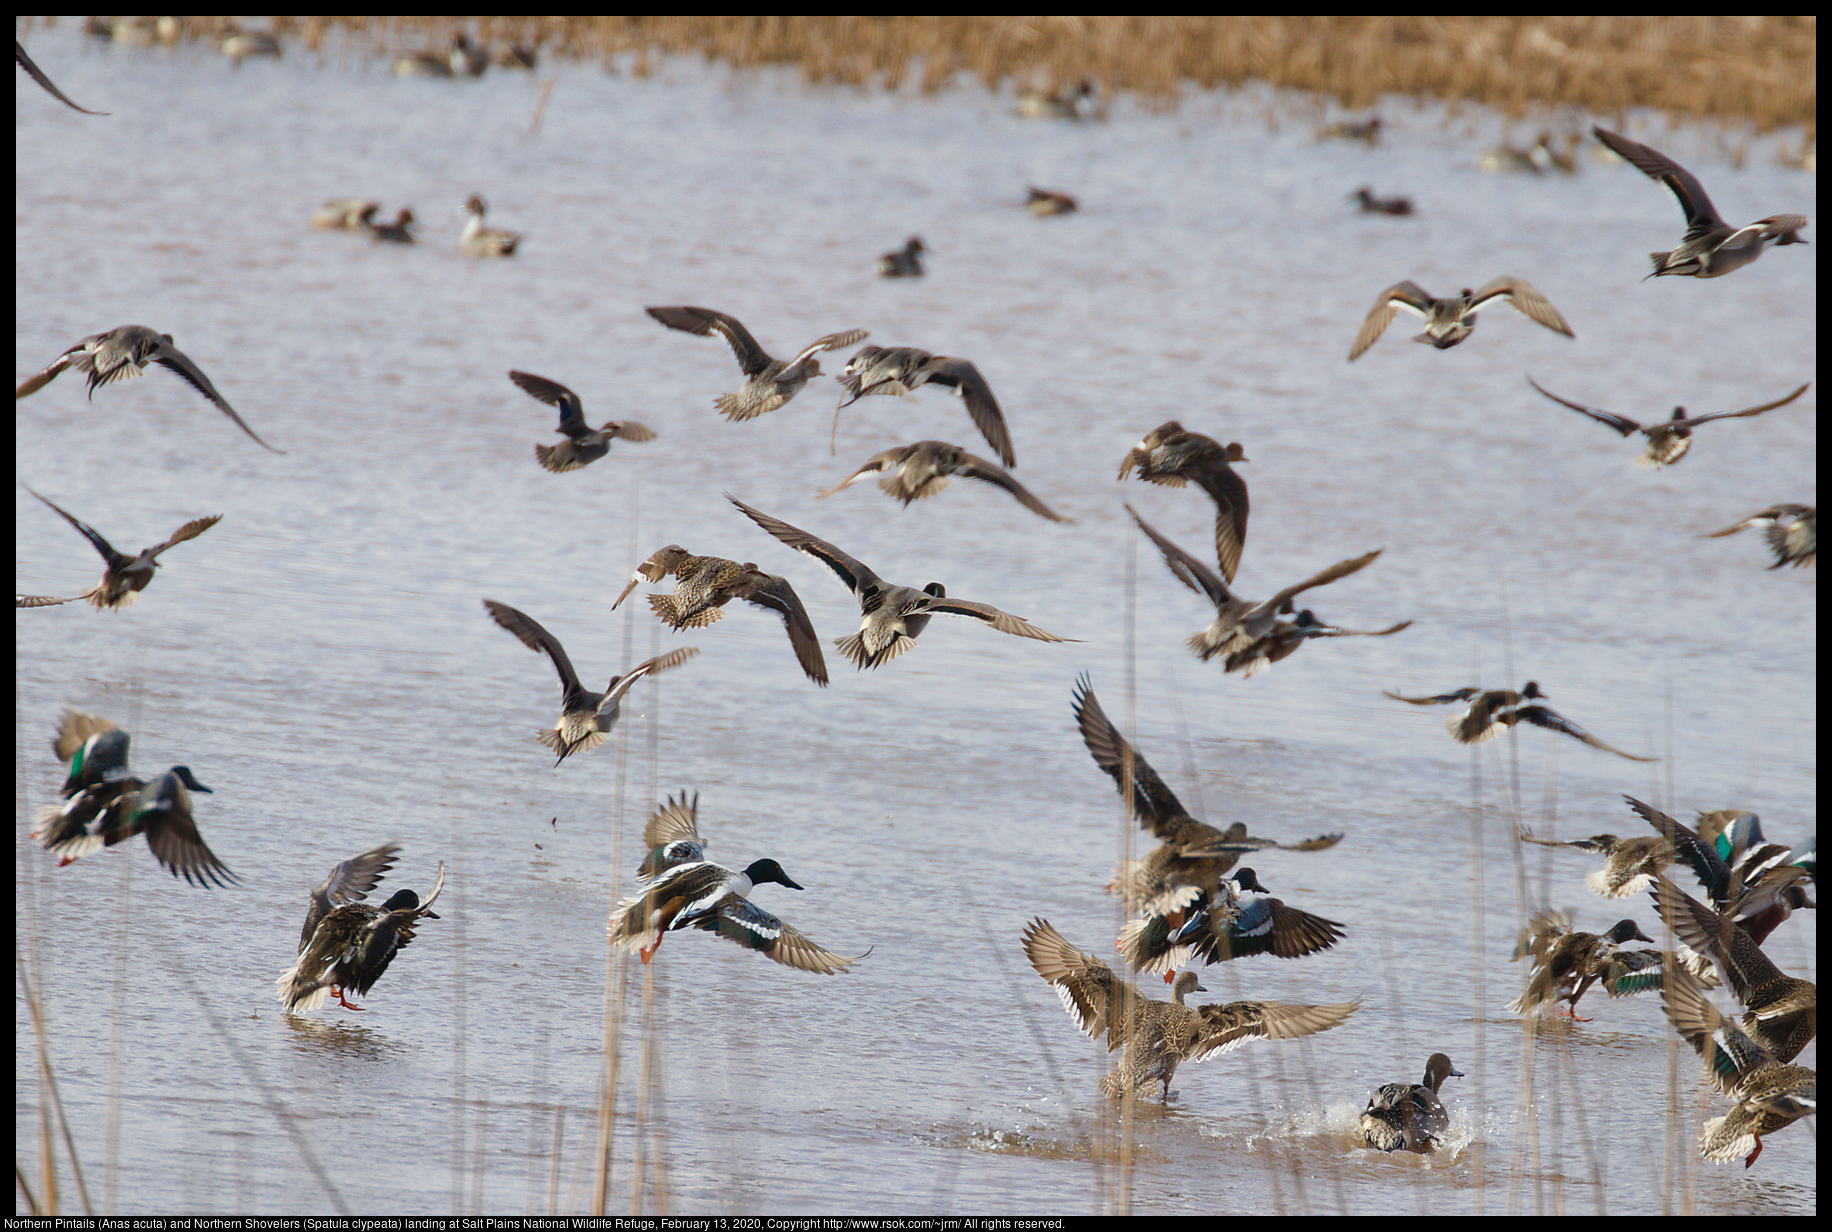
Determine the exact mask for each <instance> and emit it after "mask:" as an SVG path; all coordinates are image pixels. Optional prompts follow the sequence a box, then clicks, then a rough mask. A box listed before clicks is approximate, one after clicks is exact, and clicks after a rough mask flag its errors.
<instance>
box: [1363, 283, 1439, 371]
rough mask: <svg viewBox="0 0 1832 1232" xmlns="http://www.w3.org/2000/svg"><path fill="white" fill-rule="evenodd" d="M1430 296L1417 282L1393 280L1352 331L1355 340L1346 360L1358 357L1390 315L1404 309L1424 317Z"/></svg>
mask: <svg viewBox="0 0 1832 1232" xmlns="http://www.w3.org/2000/svg"><path fill="white" fill-rule="evenodd" d="M1430 306H1431V296H1429V295H1427V294H1426V293H1425V289H1424V288H1423V287H1421V286H1419V284H1418V283H1416V282H1413V281H1411V280H1410V279H1407V280H1406V281H1404V282H1396V283H1394V284H1393V285H1392V286H1390V287H1388V288H1387V289H1386V290H1385V291H1382V292H1381V293H1380V295H1379V296H1377V297H1376V298H1375V300H1374V307H1372V308H1370V309H1369V310H1368V316H1367V319H1366V320H1365V321H1363V322H1362V323H1361V328H1360V329H1359V330H1357V331H1356V333H1355V342H1354V344H1353V345H1352V346H1350V347H1349V361H1350V362H1351V363H1352V362H1354V361H1355V360H1357V359H1359V358H1361V354H1362V352H1363V351H1366V350H1367V349H1368V348H1369V347H1371V346H1373V345H1374V343H1375V341H1376V340H1377V339H1379V337H1380V336H1381V335H1382V334H1383V333H1385V332H1386V330H1387V326H1389V325H1391V324H1392V323H1393V318H1394V317H1395V316H1396V315H1398V313H1399V310H1400V309H1401V308H1404V309H1405V310H1406V311H1407V312H1410V313H1412V314H1413V315H1415V316H1420V317H1422V316H1425V315H1426V313H1427V312H1428V311H1429V310H1430Z"/></svg>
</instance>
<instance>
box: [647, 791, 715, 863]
mask: <svg viewBox="0 0 1832 1232" xmlns="http://www.w3.org/2000/svg"><path fill="white" fill-rule="evenodd" d="M642 844H643V846H644V847H646V848H648V849H649V854H648V855H646V856H644V857H643V861H642V863H641V864H640V865H639V866H637V869H636V875H637V876H638V877H642V878H645V879H647V878H654V877H659V876H661V875H662V874H663V873H665V872H667V871H668V870H669V869H671V868H678V867H679V866H681V865H683V864H697V863H699V862H700V861H702V860H704V859H705V858H706V847H707V843H706V840H705V839H703V838H701V837H700V793H699V792H697V791H696V792H694V793H693V795H692V796H691V797H689V796H688V794H687V793H686V792H682V793H681V795H680V798H679V799H678V800H677V799H676V798H675V797H673V796H669V797H668V801H667V803H665V804H662V805H660V806H658V807H657V808H656V810H655V811H654V812H653V813H650V814H649V821H648V824H646V825H645V826H643V831H642Z"/></svg>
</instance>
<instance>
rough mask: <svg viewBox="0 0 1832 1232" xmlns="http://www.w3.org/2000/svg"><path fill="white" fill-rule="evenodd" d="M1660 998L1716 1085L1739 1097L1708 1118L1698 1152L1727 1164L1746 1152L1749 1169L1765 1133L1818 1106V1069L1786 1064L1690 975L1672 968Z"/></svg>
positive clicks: (1757, 1154) (1760, 1147)
mask: <svg viewBox="0 0 1832 1232" xmlns="http://www.w3.org/2000/svg"><path fill="white" fill-rule="evenodd" d="M1661 998H1662V999H1663V1000H1664V1001H1665V1002H1666V1008H1667V1017H1668V1018H1669V1019H1671V1020H1672V1023H1673V1026H1674V1028H1675V1029H1676V1030H1677V1031H1678V1032H1679V1033H1680V1035H1681V1036H1682V1037H1684V1038H1685V1040H1686V1042H1688V1043H1690V1044H1691V1045H1692V1047H1693V1048H1694V1049H1696V1050H1697V1051H1698V1054H1699V1055H1700V1056H1701V1057H1703V1058H1704V1059H1705V1074H1706V1076H1707V1077H1708V1078H1709V1079H1710V1081H1711V1083H1712V1085H1713V1086H1715V1087H1717V1088H1718V1090H1720V1091H1723V1092H1724V1093H1725V1094H1727V1095H1729V1096H1730V1097H1731V1099H1733V1100H1735V1101H1736V1104H1735V1106H1734V1107H1732V1108H1731V1110H1730V1111H1729V1112H1728V1113H1727V1114H1725V1115H1724V1116H1721V1117H1714V1118H1712V1119H1711V1120H1709V1121H1706V1122H1705V1125H1704V1128H1703V1130H1702V1131H1701V1132H1700V1134H1699V1153H1700V1154H1702V1155H1703V1156H1704V1157H1705V1158H1706V1159H1709V1160H1712V1161H1714V1162H1717V1163H1729V1162H1730V1161H1731V1160H1733V1159H1736V1158H1738V1157H1739V1156H1742V1157H1743V1166H1744V1167H1745V1168H1747V1167H1749V1166H1750V1165H1751V1164H1753V1163H1755V1162H1756V1157H1757V1156H1759V1155H1761V1154H1762V1137H1763V1135H1764V1134H1772V1133H1776V1132H1777V1131H1779V1130H1782V1129H1785V1128H1787V1127H1788V1126H1789V1125H1792V1124H1793V1123H1794V1122H1795V1121H1797V1120H1799V1119H1800V1118H1801V1117H1803V1116H1807V1115H1809V1114H1811V1113H1812V1112H1814V1111H1815V1110H1816V1108H1817V1106H1818V1086H1819V1076H1818V1074H1816V1073H1815V1072H1814V1071H1813V1070H1810V1069H1807V1068H1806V1067H1804V1066H1800V1065H1787V1064H1783V1061H1784V1060H1785V1058H1780V1057H1777V1056H1776V1054H1775V1053H1774V1052H1773V1051H1772V1050H1770V1049H1769V1048H1767V1047H1766V1046H1765V1045H1763V1044H1762V1043H1760V1042H1759V1041H1757V1040H1754V1039H1751V1038H1750V1037H1749V1036H1748V1035H1746V1034H1745V1033H1744V1032H1742V1031H1739V1030H1738V1029H1737V1026H1736V1024H1735V1023H1733V1022H1731V1021H1730V1020H1729V1019H1728V1018H1726V1017H1725V1016H1724V1015H1723V1014H1721V1013H1719V1012H1718V1008H1717V1007H1716V1006H1715V1005H1713V1004H1711V1002H1710V1001H1709V1000H1708V999H1706V997H1705V990H1704V988H1703V986H1702V985H1701V984H1700V983H1699V982H1698V981H1697V980H1696V979H1694V978H1692V976H1691V975H1689V974H1688V973H1686V972H1683V971H1676V972H1674V974H1673V979H1672V980H1671V981H1670V982H1669V983H1668V984H1667V985H1666V986H1665V987H1664V988H1662V989H1661ZM1745 1021H1747V1019H1745Z"/></svg>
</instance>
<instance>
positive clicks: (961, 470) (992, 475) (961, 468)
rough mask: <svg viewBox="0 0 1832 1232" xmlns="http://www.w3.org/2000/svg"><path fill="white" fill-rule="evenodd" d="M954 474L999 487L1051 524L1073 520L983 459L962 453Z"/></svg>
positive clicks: (1006, 472)
mask: <svg viewBox="0 0 1832 1232" xmlns="http://www.w3.org/2000/svg"><path fill="white" fill-rule="evenodd" d="M954 473H955V474H957V475H965V476H966V477H967V478H969V479H978V480H980V481H982V482H984V483H991V484H997V485H998V486H999V487H1001V488H1004V489H1005V490H1006V491H1007V492H1009V493H1011V494H1012V496H1014V497H1016V498H1017V501H1018V503H1019V504H1020V505H1023V506H1024V507H1025V508H1026V509H1028V510H1030V511H1031V512H1032V513H1035V514H1038V515H1040V516H1042V517H1046V518H1048V519H1049V520H1050V521H1052V522H1072V521H1074V519H1073V518H1065V517H1063V516H1062V515H1061V514H1060V513H1057V512H1056V511H1055V510H1053V509H1051V508H1050V507H1049V506H1047V505H1045V504H1044V503H1043V502H1042V501H1040V500H1038V499H1037V498H1036V497H1035V496H1033V495H1031V492H1030V489H1029V488H1026V487H1025V486H1024V485H1023V484H1021V483H1019V482H1018V480H1017V478H1016V477H1015V476H1014V475H1012V473H1011V472H1010V471H1008V470H1006V469H1005V468H1004V467H1002V466H999V465H997V464H995V463H993V462H989V461H987V460H986V459H985V458H981V457H977V456H975V455H973V454H970V453H967V452H965V451H963V452H962V453H961V455H960V457H959V459H958V461H957V462H956V464H955V469H954Z"/></svg>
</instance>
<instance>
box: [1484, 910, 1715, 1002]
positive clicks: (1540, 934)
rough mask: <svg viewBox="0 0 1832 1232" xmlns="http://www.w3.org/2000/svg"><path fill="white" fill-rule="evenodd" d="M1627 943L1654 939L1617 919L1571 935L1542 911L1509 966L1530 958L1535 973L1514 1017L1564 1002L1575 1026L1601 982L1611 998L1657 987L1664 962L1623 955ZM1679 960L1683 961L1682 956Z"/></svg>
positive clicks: (1558, 918) (1643, 953)
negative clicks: (1601, 928) (1602, 928)
mask: <svg viewBox="0 0 1832 1232" xmlns="http://www.w3.org/2000/svg"><path fill="white" fill-rule="evenodd" d="M1629 941H1646V942H1648V943H1649V944H1652V943H1653V941H1654V939H1653V938H1652V937H1650V936H1648V935H1647V934H1646V933H1644V932H1642V931H1641V929H1640V928H1639V927H1638V926H1637V925H1636V924H1635V921H1633V920H1620V921H1618V922H1617V923H1616V924H1615V925H1614V926H1613V927H1612V928H1610V930H1609V931H1608V932H1604V933H1584V932H1574V931H1573V930H1572V927H1571V917H1570V916H1567V915H1564V914H1562V913H1560V912H1551V911H1542V912H1540V913H1539V914H1538V915H1536V916H1534V917H1533V919H1532V921H1531V922H1529V924H1528V926H1527V928H1525V929H1524V930H1522V932H1521V936H1520V942H1519V944H1518V945H1517V946H1516V947H1515V949H1514V954H1513V957H1512V958H1511V959H1510V960H1509V961H1516V960H1518V959H1520V958H1522V957H1523V956H1525V955H1528V954H1531V955H1532V956H1533V971H1532V974H1531V975H1530V976H1529V977H1528V980H1527V988H1526V991H1525V992H1523V993H1521V994H1520V996H1519V997H1517V998H1515V999H1514V1001H1513V1002H1511V1003H1510V1004H1509V1005H1508V1011H1509V1012H1510V1013H1514V1014H1531V1013H1533V1012H1535V1011H1536V1010H1539V1009H1541V1008H1542V1007H1544V1006H1547V1005H1557V1004H1558V1003H1559V1002H1561V1001H1562V1002H1566V1003H1567V1004H1566V1011H1567V1012H1568V1013H1570V1015H1571V1017H1572V1018H1573V1019H1574V1020H1576V1021H1578V1022H1588V1021H1589V1019H1586V1018H1578V1014H1577V1004H1578V1001H1579V1000H1580V999H1582V998H1583V996H1584V994H1585V993H1586V992H1588V991H1589V990H1590V986H1591V985H1592V984H1594V983H1596V982H1598V981H1599V980H1600V981H1602V983H1603V987H1604V989H1605V990H1606V991H1607V992H1608V993H1609V995H1610V996H1612V997H1626V996H1630V995H1632V994H1634V993H1642V992H1649V991H1652V990H1653V989H1655V988H1658V987H1659V986H1660V981H1661V979H1662V978H1663V975H1664V972H1665V969H1666V963H1665V957H1664V956H1663V955H1662V954H1661V952H1660V951H1659V950H1625V949H1623V948H1621V947H1622V946H1623V945H1624V944H1625V943H1627V942H1629ZM1682 958H1683V956H1682Z"/></svg>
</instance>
